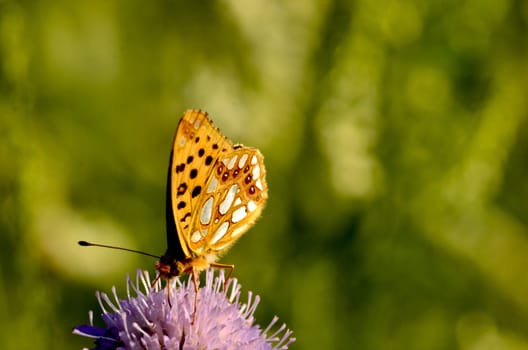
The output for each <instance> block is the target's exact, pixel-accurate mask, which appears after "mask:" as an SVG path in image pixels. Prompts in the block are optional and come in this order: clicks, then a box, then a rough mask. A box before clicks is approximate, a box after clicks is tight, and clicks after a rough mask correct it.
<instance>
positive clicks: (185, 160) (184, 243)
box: [167, 110, 233, 258]
mask: <svg viewBox="0 0 528 350" xmlns="http://www.w3.org/2000/svg"><path fill="white" fill-rule="evenodd" d="M232 149H233V145H232V144H231V142H230V141H229V140H228V139H227V138H225V137H224V136H223V135H222V134H221V133H220V131H219V130H218V129H217V128H216V127H214V125H213V123H212V121H211V120H210V119H209V117H208V116H207V113H205V112H203V111H200V110H189V111H187V112H185V114H184V115H183V117H182V119H181V120H180V122H179V124H178V127H177V129H176V134H175V136H174V141H173V146H172V159H171V165H170V173H169V179H170V193H171V204H172V212H173V216H174V222H175V224H176V229H177V234H178V239H179V243H180V245H181V249H182V251H183V253H184V255H185V257H187V258H189V257H192V256H195V255H196V254H193V252H195V251H196V250H195V247H194V246H192V247H191V234H192V232H193V231H192V230H193V224H192V223H193V222H195V221H196V216H197V215H199V213H200V210H201V208H202V207H203V203H204V199H203V198H204V197H205V190H206V189H207V185H208V179H210V178H211V174H212V173H213V170H214V168H215V164H216V163H217V159H218V158H219V157H220V156H221V154H222V153H225V152H226V151H228V150H232ZM168 234H171V233H170V232H168ZM172 234H174V233H172ZM167 238H168V239H167V241H168V244H169V245H170V244H173V243H171V242H174V239H173V237H167ZM169 249H170V247H169Z"/></svg>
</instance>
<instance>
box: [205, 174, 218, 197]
mask: <svg viewBox="0 0 528 350" xmlns="http://www.w3.org/2000/svg"><path fill="white" fill-rule="evenodd" d="M216 186H218V180H216V177H214V176H213V177H212V178H211V182H209V186H207V193H212V192H214V191H216Z"/></svg>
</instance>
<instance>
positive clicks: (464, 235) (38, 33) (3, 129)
mask: <svg viewBox="0 0 528 350" xmlns="http://www.w3.org/2000/svg"><path fill="white" fill-rule="evenodd" d="M527 24H528V3H527V2H526V1H514V0H497V1H477V0H463V1H434V0H433V1H429V2H421V1H417V0H405V1H399V0H397V1H365V0H357V1H345V0H319V1H311V2H310V1H306V2H302V1H293V2H289V1H286V2H282V1H273V0H271V1H249V2H246V1H243V0H234V1H218V2H214V1H160V2H144V1H141V2H140V1H96V2H93V1H87V0H82V1H77V2H69V1H9V0H7V1H6V0H3V1H2V0H0V140H1V141H0V145H1V146H0V169H1V170H0V243H1V258H0V261H1V262H2V264H1V266H2V268H1V270H0V271H1V272H0V277H1V282H0V286H1V287H0V325H1V329H2V330H3V336H2V337H1V340H0V345H1V347H2V349H29V348H38V349H74V348H81V347H82V346H87V345H89V343H90V342H89V341H87V340H86V339H82V338H80V337H76V336H73V335H71V334H70V330H71V327H73V326H75V325H77V324H80V323H84V322H86V321H87V311H88V310H90V309H92V310H94V311H96V315H97V310H98V305H97V302H96V299H95V297H94V292H95V290H103V291H109V290H110V288H111V286H112V285H116V286H117V287H118V290H121V291H124V280H125V274H126V273H133V272H134V271H135V269H136V268H143V269H150V270H153V263H154V261H152V259H149V258H147V257H141V256H134V255H132V254H126V253H121V252H116V251H107V250H104V249H92V248H80V247H78V246H77V245H76V242H77V240H79V239H86V240H93V241H97V242H101V243H107V244H115V245H120V246H126V247H130V248H134V249H142V250H145V251H148V252H152V253H156V254H161V253H163V252H164V249H165V236H164V221H163V220H164V196H165V194H164V191H165V188H164V186H165V174H166V167H167V163H168V157H169V149H170V144H171V140H172V135H173V132H174V130H175V127H176V125H177V123H178V118H179V117H180V115H181V114H182V113H183V111H185V110H186V109H187V108H201V109H204V110H207V111H208V112H209V113H210V114H211V115H212V117H213V120H214V121H215V124H216V125H217V126H219V127H220V128H221V129H222V131H223V132H224V133H225V134H226V135H228V136H229V137H230V138H231V139H232V140H234V141H238V142H242V143H246V144H249V145H252V146H255V147H258V148H260V149H261V150H262V152H263V153H264V155H265V156H266V164H267V170H268V181H269V186H270V200H269V205H268V207H267V208H266V210H265V211H264V215H263V218H262V219H261V220H260V221H259V222H258V224H257V225H256V226H255V228H254V229H252V230H251V231H250V233H248V234H247V235H246V236H244V237H243V238H242V239H241V240H240V241H239V242H238V243H237V244H236V246H235V247H234V248H233V249H232V250H231V251H230V252H229V254H228V255H227V256H225V257H224V258H223V259H222V260H221V261H223V262H226V263H234V264H236V266H237V268H236V270H235V276H237V277H238V278H239V279H240V282H241V283H242V285H243V287H244V289H245V290H252V291H253V292H255V293H257V294H260V295H261V297H262V302H261V305H260V307H259V310H258V313H257V315H258V319H259V322H260V323H261V324H266V323H267V322H268V320H270V319H271V317H272V316H273V315H274V314H277V315H279V316H280V317H281V319H282V320H283V321H285V322H286V323H287V324H288V325H289V326H290V327H291V328H292V329H293V330H294V331H295V335H296V337H297V338H298V341H297V343H296V344H295V345H294V346H293V348H297V349H402V350H403V349H405V350H409V349H417V350H422V349H464V350H466V349H467V350H473V349H528V278H526V271H527V270H528V254H527V253H528V230H527V225H528V201H527V199H528V181H527V179H528V162H527V159H528V124H527V115H528V107H527V103H526V101H527V99H526V96H527V91H528V64H527V62H528V57H527V56H528V51H527V49H528V45H527V44H528V40H527V33H528V25H527ZM96 318H97V317H96Z"/></svg>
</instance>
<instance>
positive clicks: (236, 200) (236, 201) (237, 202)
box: [235, 197, 242, 207]
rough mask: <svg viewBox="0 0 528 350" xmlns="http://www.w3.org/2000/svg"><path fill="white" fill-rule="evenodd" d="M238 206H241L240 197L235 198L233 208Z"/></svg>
mask: <svg viewBox="0 0 528 350" xmlns="http://www.w3.org/2000/svg"><path fill="white" fill-rule="evenodd" d="M240 204H242V200H241V199H240V197H237V198H236V199H235V207H236V206H237V205H240Z"/></svg>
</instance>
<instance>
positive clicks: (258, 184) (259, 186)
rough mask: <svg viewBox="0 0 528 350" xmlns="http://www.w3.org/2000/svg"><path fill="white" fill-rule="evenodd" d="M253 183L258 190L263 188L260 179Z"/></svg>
mask: <svg viewBox="0 0 528 350" xmlns="http://www.w3.org/2000/svg"><path fill="white" fill-rule="evenodd" d="M255 185H257V188H259V189H260V190H263V189H264V187H262V182H261V181H260V179H258V180H257V182H255Z"/></svg>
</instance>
